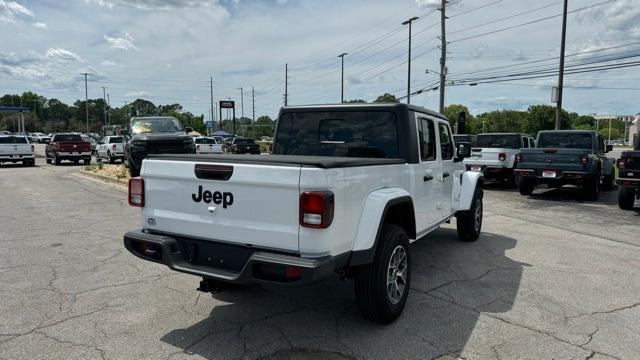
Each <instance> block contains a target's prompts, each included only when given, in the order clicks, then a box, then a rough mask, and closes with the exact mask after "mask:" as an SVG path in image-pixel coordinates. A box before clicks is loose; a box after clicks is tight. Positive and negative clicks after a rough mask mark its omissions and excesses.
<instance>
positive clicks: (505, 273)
mask: <svg viewBox="0 0 640 360" xmlns="http://www.w3.org/2000/svg"><path fill="white" fill-rule="evenodd" d="M515 246H516V240H515V239H512V238H508V237H504V236H500V235H495V234H490V233H483V234H482V237H481V238H480V239H479V240H478V241H477V242H474V243H465V242H461V241H460V240H458V237H457V234H456V231H455V229H451V228H446V229H439V230H437V231H435V232H433V233H432V234H430V235H428V236H427V237H425V238H423V239H421V240H420V241H417V242H415V243H414V244H413V245H412V263H413V265H412V279H411V293H410V295H409V300H408V302H407V306H406V308H405V310H404V313H403V314H402V315H401V316H400V318H399V319H398V320H397V321H396V322H394V323H392V324H390V325H379V324H374V323H371V322H368V321H366V320H364V319H363V318H362V317H361V316H360V314H359V312H358V309H357V305H356V304H355V296H354V291H353V281H346V282H345V281H340V280H338V279H337V278H331V279H328V280H325V281H323V282H320V283H317V284H314V285H311V286H307V287H304V288H281V287H261V286H252V287H246V288H239V289H234V290H230V291H224V292H221V293H219V294H216V295H215V296H214V299H205V295H204V294H203V295H201V296H200V297H199V299H200V300H199V301H198V300H197V301H196V304H194V307H191V305H188V306H187V307H188V309H183V310H185V311H189V312H190V311H196V312H197V311H198V309H197V308H198V307H201V309H202V312H200V314H202V315H203V316H202V317H204V319H202V320H200V321H198V322H197V323H194V324H193V325H191V326H189V327H187V328H183V329H175V330H172V331H170V332H169V333H167V334H165V335H164V336H163V337H162V338H161V340H162V341H163V342H165V343H168V344H170V345H173V346H175V347H178V348H180V349H182V350H180V351H178V354H183V355H193V354H196V355H200V356H202V357H204V358H216V359H225V358H250V359H251V358H264V357H266V358H273V359H345V358H375V359H400V358H402V359H426V358H435V357H438V356H442V355H446V354H452V355H453V356H457V355H459V354H460V353H461V352H462V350H463V349H464V348H465V346H466V345H467V343H469V342H474V341H475V342H480V340H479V338H480V336H481V334H475V335H473V332H474V329H475V327H476V324H477V323H478V320H479V318H480V315H481V314H482V313H485V314H487V315H491V314H492V313H504V312H507V311H509V310H511V308H512V307H513V303H514V301H515V298H516V295H517V294H518V289H519V286H520V282H521V278H522V269H523V267H524V266H528V264H523V263H520V262H517V261H514V260H511V259H510V258H508V257H507V256H506V251H507V250H509V249H512V248H514V247H515ZM203 300H205V301H203ZM212 307H213V309H212V310H211V308H212ZM482 349H485V350H486V351H487V353H486V354H483V351H484V350H482V351H481V352H480V353H478V352H477V351H480V350H479V349H475V348H474V349H471V350H467V351H466V352H465V354H467V353H469V352H471V353H473V354H475V355H474V356H479V357H493V353H492V352H491V350H490V349H489V346H483V347H482Z"/></svg>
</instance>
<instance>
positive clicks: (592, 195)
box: [582, 174, 600, 201]
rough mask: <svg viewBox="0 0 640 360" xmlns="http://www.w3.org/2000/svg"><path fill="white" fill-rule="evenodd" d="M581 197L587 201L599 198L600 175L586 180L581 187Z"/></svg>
mask: <svg viewBox="0 0 640 360" xmlns="http://www.w3.org/2000/svg"><path fill="white" fill-rule="evenodd" d="M582 196H583V197H584V198H585V200H587V201H597V200H598V198H599V197H600V174H597V175H596V176H595V177H593V178H592V179H588V180H586V181H585V183H584V184H583V185H582Z"/></svg>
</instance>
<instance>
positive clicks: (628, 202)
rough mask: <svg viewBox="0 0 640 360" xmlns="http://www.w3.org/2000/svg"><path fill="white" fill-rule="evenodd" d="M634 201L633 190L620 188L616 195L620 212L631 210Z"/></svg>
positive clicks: (634, 193)
mask: <svg viewBox="0 0 640 360" xmlns="http://www.w3.org/2000/svg"><path fill="white" fill-rule="evenodd" d="M635 200H636V192H635V190H634V189H633V188H628V187H620V192H619V193H618V207H620V209H622V210H633V203H634V202H635Z"/></svg>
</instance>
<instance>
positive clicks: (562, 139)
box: [538, 132, 593, 149]
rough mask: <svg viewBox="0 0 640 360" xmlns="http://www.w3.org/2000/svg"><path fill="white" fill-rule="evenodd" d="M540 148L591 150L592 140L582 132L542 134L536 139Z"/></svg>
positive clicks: (590, 136)
mask: <svg viewBox="0 0 640 360" xmlns="http://www.w3.org/2000/svg"><path fill="white" fill-rule="evenodd" d="M538 147H540V148H565V149H591V148H593V138H592V135H591V134H590V133H587V132H584V133H581V132H542V133H540V136H539V137H538Z"/></svg>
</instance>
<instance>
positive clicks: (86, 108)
mask: <svg viewBox="0 0 640 360" xmlns="http://www.w3.org/2000/svg"><path fill="white" fill-rule="evenodd" d="M80 75H83V76H84V116H85V118H86V120H87V132H89V92H88V90H87V75H92V74H89V73H80ZM78 128H79V126H78Z"/></svg>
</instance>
